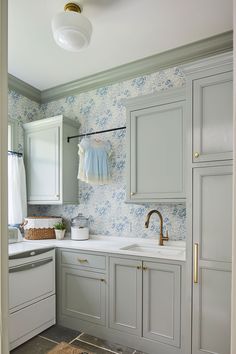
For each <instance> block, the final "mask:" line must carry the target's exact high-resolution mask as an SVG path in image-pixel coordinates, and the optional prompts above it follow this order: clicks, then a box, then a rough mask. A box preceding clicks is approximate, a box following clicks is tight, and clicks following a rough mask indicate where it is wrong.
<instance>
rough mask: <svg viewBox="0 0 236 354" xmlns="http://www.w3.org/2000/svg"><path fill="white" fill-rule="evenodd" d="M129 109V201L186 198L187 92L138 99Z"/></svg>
mask: <svg viewBox="0 0 236 354" xmlns="http://www.w3.org/2000/svg"><path fill="white" fill-rule="evenodd" d="M126 108H127V193H126V194H127V195H126V198H127V201H129V202H138V201H140V202H160V201H165V202H176V201H177V202H178V201H180V200H184V198H185V135H186V133H185V90H184V89H172V90H168V91H167V92H161V93H158V94H153V95H147V96H143V97H136V98H132V99H130V100H128V101H127V102H126Z"/></svg>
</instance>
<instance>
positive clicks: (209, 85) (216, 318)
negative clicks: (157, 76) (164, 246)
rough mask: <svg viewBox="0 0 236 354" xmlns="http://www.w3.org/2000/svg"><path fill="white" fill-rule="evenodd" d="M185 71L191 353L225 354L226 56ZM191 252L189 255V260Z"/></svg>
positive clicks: (228, 213)
mask: <svg viewBox="0 0 236 354" xmlns="http://www.w3.org/2000/svg"><path fill="white" fill-rule="evenodd" d="M185 72H186V74H187V92H188V95H189V96H188V115H189V116H190V117H192V120H191V119H190V120H191V122H190V125H189V127H188V128H189V131H190V132H191V131H192V134H191V139H190V140H189V150H191V156H190V155H189V164H190V165H191V168H190V169H189V171H191V176H189V177H190V178H189V181H191V182H190V185H189V188H188V191H189V196H190V198H189V199H190V202H189V204H188V212H189V216H190V222H189V226H188V228H189V230H188V231H189V234H191V233H192V247H193V248H192V254H193V274H192V354H203V353H214V354H230V312H231V308H230V303H231V249H232V150H233V75H232V55H231V54H221V55H218V56H216V57H213V58H210V59H208V60H204V61H199V62H198V63H196V64H194V65H193V66H191V67H188V69H187V70H186V71H185ZM190 258H191V257H189V260H190Z"/></svg>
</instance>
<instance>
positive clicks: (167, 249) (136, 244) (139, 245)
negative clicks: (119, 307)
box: [9, 235, 186, 261]
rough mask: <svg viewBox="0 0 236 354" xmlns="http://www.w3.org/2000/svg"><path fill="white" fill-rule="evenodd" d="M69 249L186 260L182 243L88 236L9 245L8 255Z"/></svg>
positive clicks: (184, 246) (25, 241)
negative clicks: (159, 244) (87, 238)
mask: <svg viewBox="0 0 236 354" xmlns="http://www.w3.org/2000/svg"><path fill="white" fill-rule="evenodd" d="M50 247H55V248H69V249H74V250H81V251H92V252H103V253H115V254H120V255H131V256H138V257H150V258H157V259H159V258H161V259H169V260H178V261H185V260H186V252H185V248H186V244H185V242H184V241H168V242H165V245H164V246H158V240H157V239H140V238H129V237H113V236H102V235H98V236H90V239H89V240H85V241H73V240H71V239H69V238H65V239H63V240H56V239H51V240H36V241H33V240H23V241H22V242H17V243H12V244H9V255H14V254H19V253H21V252H25V251H31V250H35V249H42V248H50Z"/></svg>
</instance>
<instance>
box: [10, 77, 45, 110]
mask: <svg viewBox="0 0 236 354" xmlns="http://www.w3.org/2000/svg"><path fill="white" fill-rule="evenodd" d="M8 89H9V90H13V91H16V92H18V93H20V94H21V95H23V96H25V97H27V98H29V99H30V100H32V101H35V102H37V103H41V91H40V90H38V89H37V88H35V87H33V86H31V85H29V84H27V83H26V82H24V81H22V80H20V79H18V78H17V77H15V76H13V75H11V74H8Z"/></svg>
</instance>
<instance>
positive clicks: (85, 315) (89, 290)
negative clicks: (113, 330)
mask: <svg viewBox="0 0 236 354" xmlns="http://www.w3.org/2000/svg"><path fill="white" fill-rule="evenodd" d="M61 292H62V294H61V314H62V315H66V316H71V317H76V318H79V319H80V320H84V321H90V322H93V323H96V324H100V325H105V323H106V279H105V278H104V275H103V274H99V273H95V272H90V271H87V270H86V271H85V270H78V269H74V268H71V267H62V269H61Z"/></svg>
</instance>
